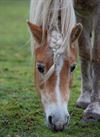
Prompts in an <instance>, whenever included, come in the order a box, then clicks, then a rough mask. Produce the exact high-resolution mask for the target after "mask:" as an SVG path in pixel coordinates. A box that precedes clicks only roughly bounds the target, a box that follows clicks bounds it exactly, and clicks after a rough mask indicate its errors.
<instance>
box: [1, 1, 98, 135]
mask: <svg viewBox="0 0 100 137" xmlns="http://www.w3.org/2000/svg"><path fill="white" fill-rule="evenodd" d="M28 10H29V1H28V0H0V137H84V136H85V137H100V123H82V122H81V118H82V113H83V110H81V109H78V108H76V107H75V102H76V100H77V98H78V96H79V92H80V80H79V78H78V77H80V71H79V67H78V68H77V70H76V71H75V76H74V84H73V86H72V92H71V99H70V102H69V112H70V114H71V121H70V125H69V127H68V128H67V129H66V130H65V131H64V132H59V133H55V132H52V131H50V130H49V129H48V128H47V127H46V124H45V120H44V113H43V108H42V105H41V102H40V100H39V98H38V95H37V93H36V89H35V86H34V79H33V77H34V73H33V69H34V65H33V64H34V63H33V61H32V56H31V49H30V45H29V33H28V30H27V24H26V20H27V19H28Z"/></svg>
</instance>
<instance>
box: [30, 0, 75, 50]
mask: <svg viewBox="0 0 100 137" xmlns="http://www.w3.org/2000/svg"><path fill="white" fill-rule="evenodd" d="M59 11H60V16H61V21H60V24H61V28H60V30H59V20H58V16H59ZM30 21H31V22H32V23H33V24H37V25H41V26H42V27H43V28H48V33H51V31H52V30H53V29H55V30H56V31H58V32H59V33H61V34H62V37H63V43H62V45H61V46H63V47H65V46H66V48H68V47H69V44H70V43H69V42H70V33H71V31H72V28H73V27H74V25H75V23H76V19H75V13H74V8H73V0H31V4H30Z"/></svg>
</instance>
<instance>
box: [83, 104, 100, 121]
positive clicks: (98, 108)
mask: <svg viewBox="0 0 100 137" xmlns="http://www.w3.org/2000/svg"><path fill="white" fill-rule="evenodd" d="M83 120H84V121H86V122H96V121H100V104H99V102H95V103H91V104H90V105H88V107H87V108H86V110H85V111H84V116H83Z"/></svg>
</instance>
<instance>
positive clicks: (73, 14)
mask: <svg viewBox="0 0 100 137" xmlns="http://www.w3.org/2000/svg"><path fill="white" fill-rule="evenodd" d="M30 5H31V8H30V19H29V21H28V25H29V28H30V31H31V38H32V46H33V45H34V46H33V48H34V55H35V81H36V87H37V90H38V91H39V94H40V98H41V101H42V104H43V107H44V111H45V114H46V120H47V123H48V126H49V127H50V128H51V129H54V130H56V131H61V130H63V129H64V128H65V127H66V126H67V125H68V123H69V119H70V116H69V113H68V100H69V95H70V91H69V90H70V85H71V80H72V74H73V71H74V69H75V66H76V62H77V51H79V55H80V58H81V72H82V89H81V95H80V97H79V99H78V100H77V103H76V104H77V106H78V107H81V108H85V111H84V119H88V120H89V119H91V118H92V119H96V120H98V119H99V118H100V91H99V90H100V89H99V87H100V71H99V68H100V54H99V53H100V51H99V48H100V47H99V41H100V39H99V37H100V35H99V30H100V26H99V20H100V18H98V16H99V15H100V9H99V6H100V2H99V0H95V1H94V0H86V1H85V0H31V4H30ZM77 22H80V23H77ZM82 30H83V31H82ZM93 31H94V32H95V33H92V32H93ZM81 32H82V33H81ZM94 34H95V35H94ZM93 38H94V39H93ZM91 39H93V40H91ZM78 41H79V44H78ZM92 41H94V43H93V42H92ZM78 45H79V47H78ZM78 49H79V50H78Z"/></svg>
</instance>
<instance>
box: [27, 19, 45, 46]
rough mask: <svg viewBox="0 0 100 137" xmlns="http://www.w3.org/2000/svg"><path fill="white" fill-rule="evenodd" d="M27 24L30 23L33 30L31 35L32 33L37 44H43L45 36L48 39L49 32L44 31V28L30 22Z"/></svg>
mask: <svg viewBox="0 0 100 137" xmlns="http://www.w3.org/2000/svg"><path fill="white" fill-rule="evenodd" d="M27 23H28V26H29V28H30V30H31V33H32V35H33V37H34V39H35V40H36V42H38V43H39V44H41V43H42V40H43V35H44V36H45V38H46V37H47V31H46V30H43V29H42V27H40V26H37V25H35V24H32V23H31V22H30V21H28V22H27Z"/></svg>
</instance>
